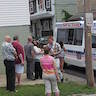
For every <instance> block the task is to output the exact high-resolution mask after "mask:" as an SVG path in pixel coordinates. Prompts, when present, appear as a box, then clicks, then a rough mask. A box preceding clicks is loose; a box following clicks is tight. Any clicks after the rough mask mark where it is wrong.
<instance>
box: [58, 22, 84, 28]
mask: <svg viewBox="0 0 96 96" xmlns="http://www.w3.org/2000/svg"><path fill="white" fill-rule="evenodd" d="M82 26H83V25H82V23H80V22H77V23H76V22H75V23H74V22H61V23H57V24H56V27H57V28H62V29H63V28H82Z"/></svg>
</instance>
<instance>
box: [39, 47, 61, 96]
mask: <svg viewBox="0 0 96 96" xmlns="http://www.w3.org/2000/svg"><path fill="white" fill-rule="evenodd" d="M40 64H41V68H42V70H43V76H42V78H43V79H44V83H45V94H46V96H51V86H52V88H53V92H54V94H55V96H59V89H58V85H57V80H59V75H58V72H57V69H56V66H55V62H54V58H53V57H52V56H50V55H49V48H48V47H47V46H46V47H45V48H44V56H43V57H42V58H40Z"/></svg>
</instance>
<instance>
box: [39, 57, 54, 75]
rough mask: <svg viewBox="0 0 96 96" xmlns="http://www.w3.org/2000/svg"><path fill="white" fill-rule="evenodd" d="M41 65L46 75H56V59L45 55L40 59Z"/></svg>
mask: <svg viewBox="0 0 96 96" xmlns="http://www.w3.org/2000/svg"><path fill="white" fill-rule="evenodd" d="M40 63H41V66H42V69H43V72H44V73H46V74H55V71H54V66H53V63H54V58H53V57H52V56H49V55H45V56H43V57H42V58H41V59H40Z"/></svg>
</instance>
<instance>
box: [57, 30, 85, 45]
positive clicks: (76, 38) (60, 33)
mask: <svg viewBox="0 0 96 96" xmlns="http://www.w3.org/2000/svg"><path fill="white" fill-rule="evenodd" d="M82 38H83V29H82V28H76V29H58V30H57V42H60V41H63V42H64V44H70V45H82Z"/></svg>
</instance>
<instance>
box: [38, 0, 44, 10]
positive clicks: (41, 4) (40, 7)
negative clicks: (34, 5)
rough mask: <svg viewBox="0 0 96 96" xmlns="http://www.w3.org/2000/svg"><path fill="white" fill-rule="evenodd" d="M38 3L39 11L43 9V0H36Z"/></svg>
mask: <svg viewBox="0 0 96 96" xmlns="http://www.w3.org/2000/svg"><path fill="white" fill-rule="evenodd" d="M38 5H39V11H43V10H44V1H43V0H38Z"/></svg>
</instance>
